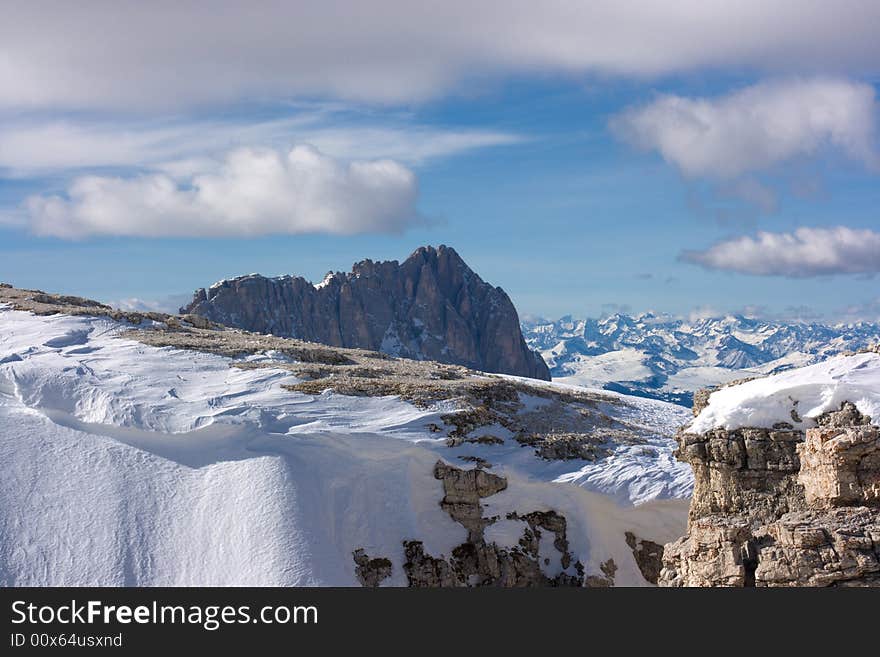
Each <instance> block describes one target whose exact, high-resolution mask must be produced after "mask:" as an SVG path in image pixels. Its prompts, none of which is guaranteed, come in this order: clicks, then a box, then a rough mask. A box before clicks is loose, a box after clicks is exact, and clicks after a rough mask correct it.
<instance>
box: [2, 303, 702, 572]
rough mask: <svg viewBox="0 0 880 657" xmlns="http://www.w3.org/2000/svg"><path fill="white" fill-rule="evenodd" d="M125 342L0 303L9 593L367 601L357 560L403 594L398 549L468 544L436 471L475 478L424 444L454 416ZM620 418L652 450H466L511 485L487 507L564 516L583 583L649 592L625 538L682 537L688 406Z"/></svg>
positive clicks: (94, 328)
mask: <svg viewBox="0 0 880 657" xmlns="http://www.w3.org/2000/svg"><path fill="white" fill-rule="evenodd" d="M124 328H126V327H125V326H124V325H123V324H121V323H117V322H113V321H110V320H108V319H102V318H94V317H82V316H77V317H71V316H65V315H55V316H48V317H39V316H35V315H31V314H29V313H25V312H19V311H13V310H9V309H4V308H2V307H0V462H2V463H3V464H4V473H3V477H2V478H0V585H31V586H37V585H113V586H116V585H130V586H156V585H162V586H164V585H336V586H356V585H357V584H358V581H357V578H356V575H355V563H354V561H353V558H352V552H353V551H354V550H356V549H358V548H363V549H364V550H365V551H366V552H367V553H368V554H371V555H384V556H387V557H388V558H390V559H391V561H392V563H393V564H394V568H393V571H392V575H391V577H390V578H389V579H388V580H386V581H385V583H386V584H390V585H404V584H406V577H405V574H404V573H403V571H402V568H401V564H402V563H403V560H404V556H403V547H402V541H403V540H407V539H417V540H420V541H423V542H424V544H425V550H426V552H429V553H431V554H434V555H444V554H445V555H448V554H449V553H450V551H451V550H452V548H453V547H454V546H456V545H458V544H460V543H461V542H462V541H463V540H464V539H465V535H466V532H465V530H464V528H463V527H462V526H461V525H460V524H457V523H456V522H454V521H453V520H452V518H451V517H450V516H449V515H448V514H447V513H445V512H444V511H443V510H442V509H441V507H440V505H439V500H440V499H441V497H442V496H443V489H442V484H441V482H440V481H438V480H436V479H435V478H434V476H433V466H434V464H435V463H436V461H437V460H438V458H442V459H446V460H448V461H449V462H450V463H452V464H454V465H456V466H457V467H465V466H464V464H463V463H461V462H460V461H457V460H456V459H457V458H458V454H459V453H460V452H461V450H460V449H459V450H452V449H450V448H449V447H447V446H446V442H445V440H443V439H438V438H437V434H434V433H432V432H431V431H430V428H429V427H430V426H431V425H435V424H441V423H442V420H441V419H440V416H441V415H443V414H444V413H446V412H448V411H449V408H448V405H446V404H440V405H438V406H437V407H435V408H431V409H421V408H418V407H416V406H414V405H412V404H410V403H408V402H405V401H403V400H400V399H398V398H396V397H346V396H344V395H338V394H334V393H329V392H327V393H324V394H321V395H307V394H302V393H296V392H290V391H287V390H284V389H283V388H282V387H281V384H282V383H289V382H292V381H296V379H295V378H294V377H293V376H292V375H291V373H290V372H289V371H287V370H282V369H271V368H256V369H239V368H231V367H230V366H229V365H230V363H231V360H230V359H229V358H224V357H220V356H215V355H211V354H206V353H199V352H193V351H185V350H180V349H174V348H167V347H166V348H156V347H151V346H146V345H144V344H142V343H139V342H136V341H133V340H129V339H123V338H120V337H118V334H119V333H120V332H121V331H122V330H123V329H124ZM272 357H273V356H272V355H271V354H270V355H268V356H267V359H271V358H272ZM545 385H546V384H545ZM615 408H616V412H619V413H621V414H623V415H624V416H625V417H623V418H622V419H624V420H625V421H628V422H641V423H656V424H657V425H658V426H660V427H661V429H658V432H657V437H656V439H652V441H651V442H650V443H649V444H648V445H641V446H632V445H630V446H623V447H621V448H620V449H618V450H616V451H615V452H614V454H613V455H612V456H611V457H609V458H607V459H605V460H604V461H598V462H596V463H586V462H582V461H573V462H547V461H544V460H542V459H539V458H536V457H535V455H534V453H533V451H532V450H530V449H524V448H521V447H519V446H516V445H511V444H510V443H511V442H513V441H506V442H505V444H504V445H497V446H491V445H488V446H487V445H470V446H468V449H467V453H468V454H476V455H480V454H482V453H485V455H486V457H487V459H488V460H490V461H491V462H493V463H495V464H496V466H495V468H494V469H493V472H496V473H498V474H500V475H503V476H504V477H506V478H507V479H508V482H509V485H508V488H507V490H505V491H504V492H503V493H500V494H498V495H495V496H492V497H490V498H487V499H486V500H484V502H485V505H486V506H487V508H489V509H497V511H498V512H503V513H508V512H514V511H518V512H520V513H522V512H530V511H534V510H542V509H543V510H546V509H555V510H557V511H559V512H560V513H563V514H565V515H566V517H567V518H568V521H569V527H570V528H569V538H570V541H571V545H572V552H573V554H574V555H575V557H576V558H577V559H579V560H581V561H582V562H583V563H584V564H585V565H586V566H588V572H589V571H590V570H591V568H592V570H595V569H596V567H598V564H599V563H600V562H602V561H604V560H606V559H607V558H609V556H611V557H613V558H614V559H615V561H616V562H617V563H618V566H619V567H620V570H619V572H618V576H617V583H618V584H638V585H643V584H645V582H644V579H643V578H641V576H640V574H639V572H638V569H637V568H636V567H635V565H634V563H632V564H631V563H630V562H632V558H631V553H630V551H629V548H628V547H627V546H626V544H625V538H624V533H625V532H626V531H633V532H635V533H636V534H637V535H639V536H643V537H645V538H650V539H652V540H654V541H657V542H665V541H667V540H672V539H673V538H675V537H676V536H678V535H680V534H681V533H682V532H683V528H684V523H685V518H686V501H685V500H682V499H664V498H680V497H687V496H688V495H689V494H690V486H691V483H690V482H691V480H690V479H689V477H688V476H685V475H689V472H688V471H687V470H686V469H683V468H682V467H680V466H682V464H678V463H676V462H675V461H674V460H673V459H672V456H671V450H672V441H671V439H670V438H669V436H668V435H666V432H668V431H670V430H671V429H672V427H673V426H674V425H676V424H681V423H682V421H683V416H682V409H680V408H678V407H675V406H672V405H669V404H663V403H660V402H654V401H650V400H632V403H627V404H621V405H620V407H619V408H617V407H615ZM481 450H483V451H482V452H481ZM639 450H641V451H639ZM603 464H604V465H603ZM571 484H577V485H571ZM597 491H598V492H603V493H608V494H610V497H609V496H606V495H602V494H598V492H597ZM634 503H639V506H633V504H634ZM502 529H503V527H500V526H499V528H498V531H499V532H500V534H503V533H504V532H503V531H501V530H502ZM499 540H502V541H505V542H507V541H509V540H510V537H506V538H502V536H501V535H499Z"/></svg>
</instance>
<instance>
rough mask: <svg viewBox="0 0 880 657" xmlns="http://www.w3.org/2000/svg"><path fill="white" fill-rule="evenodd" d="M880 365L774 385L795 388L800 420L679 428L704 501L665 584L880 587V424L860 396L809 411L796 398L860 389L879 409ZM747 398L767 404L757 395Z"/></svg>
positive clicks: (856, 365)
mask: <svg viewBox="0 0 880 657" xmlns="http://www.w3.org/2000/svg"><path fill="white" fill-rule="evenodd" d="M877 360H878V359H876V358H873V359H870V360H869V359H867V358H862V359H861V360H860V361H858V362H853V363H846V362H845V359H842V360H841V362H840V363H835V364H834V365H833V366H832V367H830V368H829V371H830V372H832V373H833V375H834V376H835V377H837V378H838V379H839V380H840V381H841V383H839V384H838V383H837V381H836V380H834V381H832V380H831V379H829V380H824V379H822V378H821V377H817V376H816V375H815V373H811V374H810V375H807V376H804V377H802V379H801V381H800V383H801V385H800V386H796V385H794V384H795V383H797V382H798V380H797V378H793V379H792V382H791V384H789V385H790V387H789V388H788V389H785V388H784V387H783V388H779V390H778V391H773V386H772V385H767V386H765V387H764V389H765V390H766V391H768V392H767V399H769V400H771V401H772V400H775V399H779V398H780V397H779V395H776V392H781V391H785V392H787V393H791V395H790V396H789V400H790V403H791V405H792V408H791V422H776V423H774V425H773V426H771V427H770V428H766V427H724V426H720V427H715V428H712V429H710V430H708V431H704V432H702V433H695V432H692V431H689V430H688V428H685V430H683V431H682V432H681V433H680V434H679V435H678V443H679V450H678V453H677V456H678V458H679V459H680V460H682V461H685V462H687V463H689V464H690V465H691V466H692V467H693V470H694V478H695V486H694V496H693V499H692V503H691V508H690V517H689V522H688V534H687V535H686V536H685V537H683V538H681V539H679V540H678V541H675V542H674V543H669V544H667V545H666V546H665V548H664V552H663V569H662V571H661V573H660V578H659V582H658V583H659V584H660V585H661V586H880V429H878V427H877V426H876V425H875V424H872V420H871V418H870V417H869V416H867V415H865V414H864V413H862V412H860V410H859V408H858V407H857V406H856V404H855V403H852V402H849V401H844V402H841V403H840V405H839V406H838V407H837V409H836V410H833V411H825V412H821V413H818V414H816V415H815V416H814V417H812V418H810V419H809V420H807V419H806V418H801V417H800V416H799V415H798V414H797V411H796V408H797V406H798V399H797V398H796V397H795V396H794V395H796V394H802V395H805V396H807V397H809V396H810V395H811V394H812V393H813V391H812V388H813V387H816V392H818V393H820V394H822V395H825V396H826V397H828V398H834V396H835V395H839V394H845V392H846V391H849V394H853V395H854V398H857V400H858V401H859V402H860V403H862V404H863V406H869V405H871V404H872V403H875V401H876V396H877V392H878V391H877V385H876V372H877V371H878V367H877V362H876V361H877ZM811 377H812V378H811ZM756 383H758V384H759V385H761V384H762V382H756ZM847 386H850V387H849V388H847ZM841 389H843V390H844V392H841ZM774 395H776V396H774ZM872 398H873V401H872ZM707 401H708V402H709V403H710V404H711V398H709V399H707V398H705V397H704V398H702V399H701V401H700V404H701V405H705V404H706V402H707ZM810 401H813V400H810ZM748 404H749V409H748V410H749V413H750V414H751V415H752V416H755V417H757V416H760V415H761V413H762V412H763V410H764V409H763V408H762V402H761V400H760V399H759V398H758V397H754V398H752V399H749V400H748ZM719 405H720V402H719ZM875 406H876V404H875ZM701 411H702V412H706V411H705V407H704V408H702V409H701ZM717 416H718V417H721V415H717ZM729 417H730V415H728V418H729ZM698 419H699V418H698ZM795 424H809V425H810V426H808V428H800V427H796V426H795ZM692 426H693V425H691V428H692Z"/></svg>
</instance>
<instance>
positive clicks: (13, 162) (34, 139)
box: [0, 107, 524, 177]
mask: <svg viewBox="0 0 880 657" xmlns="http://www.w3.org/2000/svg"><path fill="white" fill-rule="evenodd" d="M357 114H358V112H357V111H356V110H353V109H352V108H341V107H340V108H336V109H316V110H309V111H304V112H300V113H297V114H294V115H292V116H290V117H286V118H282V119H275V120H271V121H256V122H252V123H248V122H242V121H235V120H227V121H208V120H182V119H178V120H166V121H140V122H136V121H130V120H129V121H118V120H116V121H114V120H105V121H101V122H99V121H93V120H91V121H90V120H87V119H82V118H80V119H74V118H69V119H64V120H48V121H47V120H40V119H39V118H33V117H32V118H26V119H21V118H19V119H17V120H6V121H2V122H0V170H3V169H5V170H6V171H7V172H8V173H9V174H11V175H13V176H21V177H26V176H31V175H34V174H45V173H55V172H64V171H69V170H76V169H85V168H98V167H137V168H150V169H156V170H159V171H163V172H165V173H168V174H169V175H171V176H172V177H181V176H183V177H186V176H188V175H191V174H192V173H194V172H204V171H205V167H207V166H209V165H210V158H211V157H216V156H217V155H221V154H222V153H224V152H226V151H229V150H231V149H233V148H236V147H239V146H241V145H243V144H247V145H249V146H261V147H275V148H285V147H290V146H291V145H292V144H294V143H300V144H305V143H307V144H311V145H313V146H315V148H317V149H318V150H320V151H321V152H323V153H326V154H327V155H330V156H332V157H338V158H343V159H355V158H359V159H379V158H391V159H394V160H398V161H400V162H404V163H407V164H412V165H418V164H422V163H424V162H427V161H429V160H432V159H435V158H443V157H450V156H454V155H458V154H461V153H465V152H467V151H470V150H473V149H478V148H486V147H490V146H502V145H508V144H514V143H517V142H520V141H522V140H523V139H524V137H521V136H519V135H515V134H511V133H506V132H500V131H493V130H477V129H448V128H443V127H428V126H420V125H412V124H409V123H407V122H405V121H400V120H394V119H392V120H387V119H386V123H388V125H381V124H364V123H363V122H361V123H362V124H360V125H349V124H348V123H349V122H351V121H352V120H353V119H352V115H357Z"/></svg>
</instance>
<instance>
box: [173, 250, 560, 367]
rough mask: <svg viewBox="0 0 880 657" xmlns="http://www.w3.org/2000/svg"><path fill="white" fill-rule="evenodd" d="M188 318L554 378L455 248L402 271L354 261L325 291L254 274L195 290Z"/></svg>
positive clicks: (418, 255) (417, 259)
mask: <svg viewBox="0 0 880 657" xmlns="http://www.w3.org/2000/svg"><path fill="white" fill-rule="evenodd" d="M181 312H184V313H191V314H195V315H201V316H203V317H205V318H207V319H209V320H211V321H215V322H220V323H222V324H225V325H227V326H233V327H237V328H243V329H246V330H249V331H254V332H258V333H269V334H272V335H278V336H282V337H292V338H299V339H302V340H307V341H311V342H320V343H323V344H327V345H331V346H335V347H357V348H364V349H373V350H378V351H382V352H384V353H387V354H390V355H392V356H402V357H404V358H415V359H418V360H434V361H438V362H443V363H455V364H459V365H464V366H466V367H470V368H473V369H477V370H481V371H486V372H499V373H503V374H515V375H519V376H526V377H531V378H536V379H543V380H549V379H550V372H549V370H548V369H547V366H546V364H545V363H544V361H543V359H542V358H541V356H540V355H539V354H538V353H536V352H533V351H531V350H530V349H529V348H528V347H527V346H526V343H525V340H524V339H523V336H522V332H521V330H520V325H519V317H518V316H517V312H516V309H515V308H514V306H513V303H512V302H511V301H510V298H509V297H508V296H507V294H506V293H505V292H504V290H502V289H501V288H499V287H493V286H492V285H490V284H488V283H486V282H485V281H483V280H482V279H481V278H480V277H479V276H478V275H477V274H476V273H474V272H473V271H472V270H471V269H470V267H468V266H467V264H465V262H464V261H463V260H462V259H461V257H460V256H459V255H458V253H456V252H455V250H454V249H451V248H449V247H446V246H441V247H439V248H437V249H434V248H433V247H422V248H420V249H418V250H416V251H415V252H414V253H413V254H412V255H411V256H410V257H409V258H407V259H406V260H405V261H404V262H403V263H398V262H397V261H396V260H393V261H389V262H373V261H372V260H364V261H362V262H358V263H356V264H355V265H354V266H353V268H352V271H351V272H350V273H339V272H337V273H329V274H327V276H326V277H325V279H324V280H323V281H322V282H321V283H319V284H318V285H313V284H312V283H310V282H309V281H307V280H306V279H304V278H301V277H294V276H282V277H279V278H267V277H265V276H260V275H257V274H252V275H250V276H242V277H239V278H235V279H231V280H225V281H221V282H219V283H216V284H215V285H212V286H211V287H210V288H208V289H207V290H206V289H200V290H197V291H196V292H195V295H194V297H193V301H192V303H190V304H189V305H188V306H186V307H185V308H182V309H181Z"/></svg>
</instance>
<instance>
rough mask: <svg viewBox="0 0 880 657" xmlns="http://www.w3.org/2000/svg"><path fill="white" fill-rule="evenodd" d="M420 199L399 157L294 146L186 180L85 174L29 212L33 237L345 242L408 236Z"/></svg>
mask: <svg viewBox="0 0 880 657" xmlns="http://www.w3.org/2000/svg"><path fill="white" fill-rule="evenodd" d="M417 194H418V185H417V181H416V176H415V174H414V173H413V172H412V171H411V170H410V169H408V168H406V167H405V166H403V165H401V164H399V163H397V162H395V161H393V160H369V161H368V160H360V161H351V162H344V161H340V160H336V159H333V158H331V157H329V156H327V155H324V154H322V153H320V152H319V151H317V150H316V149H314V148H312V147H310V146H296V147H294V148H293V149H292V150H290V151H289V152H279V151H277V150H272V149H255V148H242V149H237V150H235V151H232V152H230V153H229V154H228V155H227V156H226V157H225V159H224V160H223V161H222V163H221V164H220V165H219V167H218V168H217V170H216V171H212V172H210V173H202V174H197V175H194V176H192V178H191V179H189V180H188V181H179V180H175V179H173V178H171V177H170V176H168V175H166V174H146V175H140V176H136V177H132V178H119V177H101V176H84V177H81V178H77V179H75V180H74V181H73V182H72V183H71V185H70V187H69V188H68V190H67V193H66V195H64V196H58V195H55V196H32V197H30V198H29V199H27V201H26V203H25V206H26V209H27V212H28V216H29V221H30V226H31V228H32V230H33V231H34V232H35V233H37V234H39V235H48V236H55V237H61V238H74V239H75V238H81V237H86V236H90V235H119V236H123V235H124V236H140V237H214V236H217V237H234V236H241V237H252V236H258V235H268V234H299V233H333V234H342V235H347V234H355V233H367V232H399V231H402V230H404V229H405V228H407V227H408V226H410V225H411V224H412V223H413V222H416V221H418V220H419V214H418V212H417V210H416V207H415V203H416V197H417Z"/></svg>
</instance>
